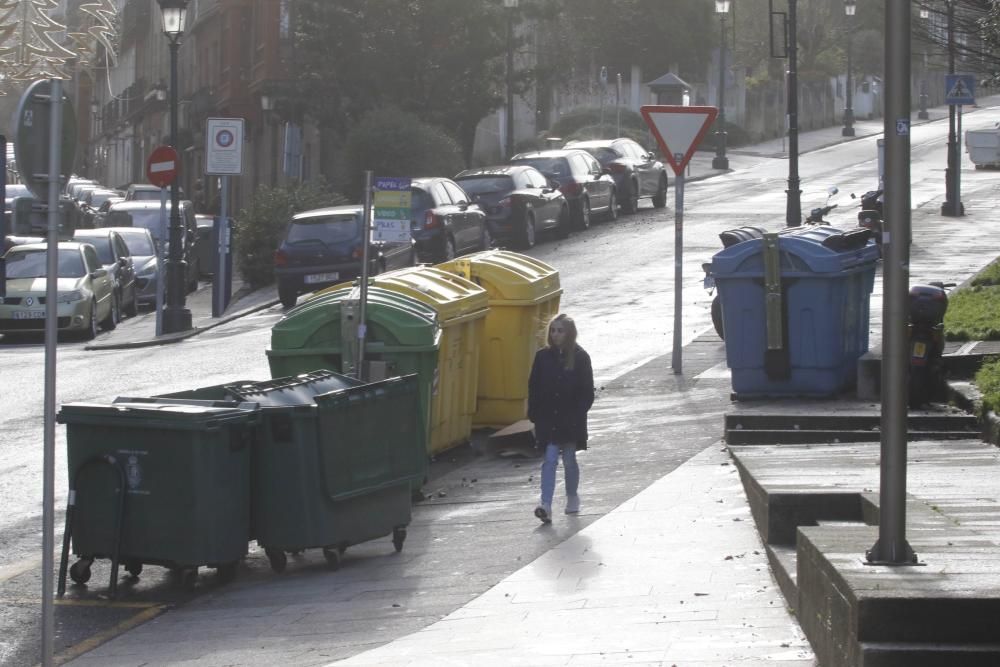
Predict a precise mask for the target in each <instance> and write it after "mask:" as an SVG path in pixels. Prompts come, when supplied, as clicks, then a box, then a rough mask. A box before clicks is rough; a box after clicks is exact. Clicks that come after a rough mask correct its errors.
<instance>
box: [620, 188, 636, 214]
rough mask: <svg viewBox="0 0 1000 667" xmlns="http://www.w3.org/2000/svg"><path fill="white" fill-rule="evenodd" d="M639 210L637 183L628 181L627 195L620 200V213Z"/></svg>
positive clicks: (630, 212)
mask: <svg viewBox="0 0 1000 667" xmlns="http://www.w3.org/2000/svg"><path fill="white" fill-rule="evenodd" d="M638 210H639V184H638V183H636V182H635V181H631V182H630V183H629V192H628V197H627V198H626V199H625V201H623V202H622V213H628V214H632V213H635V212H636V211H638Z"/></svg>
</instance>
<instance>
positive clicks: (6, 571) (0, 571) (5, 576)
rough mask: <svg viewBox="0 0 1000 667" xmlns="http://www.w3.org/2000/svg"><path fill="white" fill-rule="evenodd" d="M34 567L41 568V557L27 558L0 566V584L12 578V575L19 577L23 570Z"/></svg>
mask: <svg viewBox="0 0 1000 667" xmlns="http://www.w3.org/2000/svg"><path fill="white" fill-rule="evenodd" d="M35 568H38V569H39V570H41V569H42V559H41V558H29V559H28V560H23V561H21V562H20V563H14V564H13V565H7V566H5V567H0V584H2V583H4V582H6V581H9V580H10V579H13V578H14V577H19V576H21V575H22V574H24V573H25V572H28V571H30V570H33V569H35Z"/></svg>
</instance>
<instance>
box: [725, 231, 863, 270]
mask: <svg viewBox="0 0 1000 667" xmlns="http://www.w3.org/2000/svg"><path fill="white" fill-rule="evenodd" d="M868 236H869V234H868V230H863V229H861V228H851V229H840V228H837V227H830V226H828V225H817V226H812V227H802V228H797V229H794V230H790V231H788V232H779V236H778V248H779V250H780V253H781V271H782V274H785V275H787V274H794V273H799V274H810V273H839V272H842V271H847V270H850V269H855V268H859V267H862V266H866V265H869V264H874V263H875V262H876V261H878V256H879V255H878V246H876V245H875V242H874V241H873V240H871V239H870V238H868ZM763 251H764V240H763V239H760V238H754V239H749V240H747V241H743V242H742V243H736V244H735V245H731V246H729V247H728V248H724V249H723V250H721V251H719V252H718V253H716V254H715V256H714V257H712V265H711V266H712V268H711V271H712V275H713V276H715V277H716V278H725V277H727V276H731V275H735V274H750V275H755V274H759V275H763V273H764V257H763Z"/></svg>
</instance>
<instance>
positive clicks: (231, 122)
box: [205, 118, 244, 317]
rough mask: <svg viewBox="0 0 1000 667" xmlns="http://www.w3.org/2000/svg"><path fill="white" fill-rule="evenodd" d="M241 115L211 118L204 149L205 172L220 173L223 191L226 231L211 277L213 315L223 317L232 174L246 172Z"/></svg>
mask: <svg viewBox="0 0 1000 667" xmlns="http://www.w3.org/2000/svg"><path fill="white" fill-rule="evenodd" d="M243 126H244V121H243V119H242V118H209V119H208V125H207V128H206V129H207V131H206V132H205V137H206V141H207V142H208V145H207V146H206V150H205V156H206V157H205V173H206V174H207V175H209V176H221V177H222V178H221V181H222V192H221V193H220V196H219V200H220V202H221V203H220V205H219V219H220V221H221V222H220V223H219V224H220V225H221V229H222V230H223V233H220V234H219V235H218V247H217V248H216V254H217V256H218V260H217V262H216V264H217V266H216V270H215V278H214V279H213V280H212V317H222V314H223V313H224V312H225V310H226V305H228V304H229V297H230V294H229V290H228V288H227V286H228V285H230V284H231V281H230V280H228V279H227V277H226V275H225V274H226V253H227V252H228V250H229V210H228V208H229V177H230V176H239V175H240V174H242V173H243Z"/></svg>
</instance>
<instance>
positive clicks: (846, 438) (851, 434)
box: [726, 429, 972, 445]
mask: <svg viewBox="0 0 1000 667" xmlns="http://www.w3.org/2000/svg"><path fill="white" fill-rule="evenodd" d="M970 435H972V434H971V433H969V432H968V431H911V432H910V440H968V439H969V436H970ZM879 440H881V433H880V432H879V431H810V430H804V429H799V430H788V431H786V430H777V429H769V430H759V431H757V430H753V431H751V430H747V429H742V430H734V431H726V442H728V443H729V444H730V445H815V444H823V443H842V442H878V441H879Z"/></svg>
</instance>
